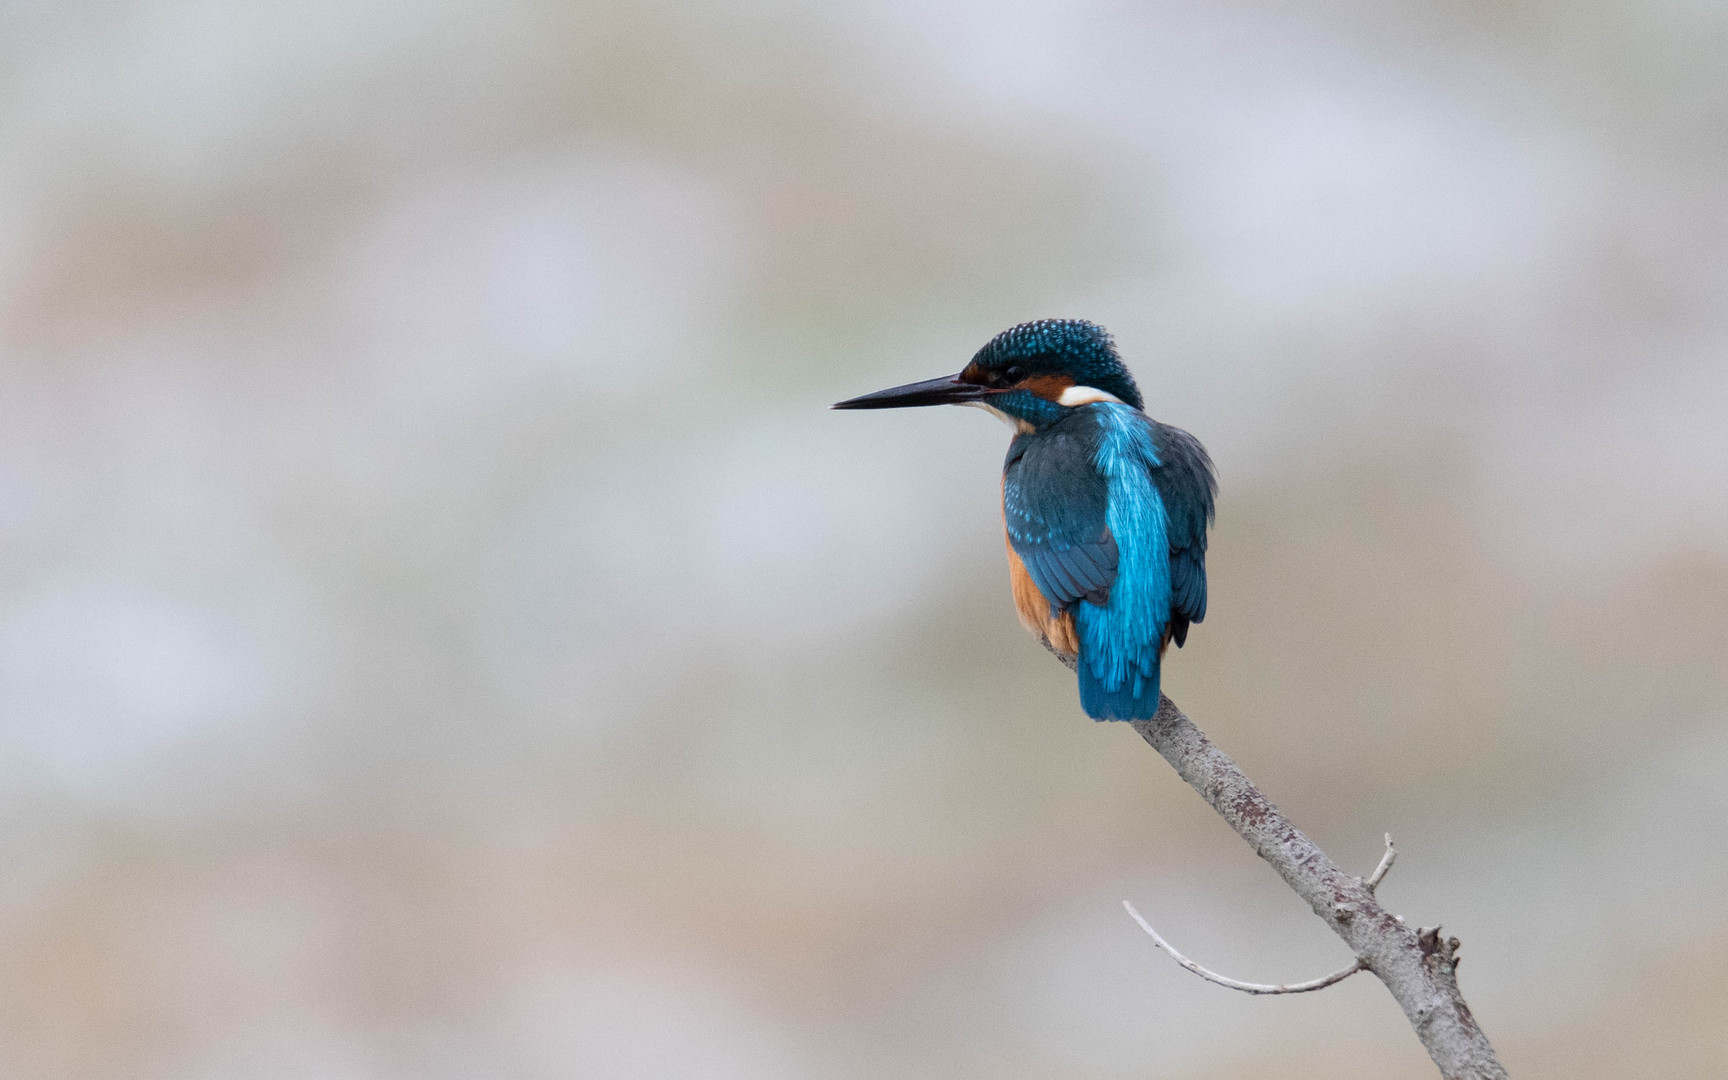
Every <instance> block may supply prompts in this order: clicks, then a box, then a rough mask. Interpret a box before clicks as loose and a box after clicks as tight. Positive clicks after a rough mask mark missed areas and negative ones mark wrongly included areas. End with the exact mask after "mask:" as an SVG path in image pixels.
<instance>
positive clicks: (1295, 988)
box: [1122, 900, 1364, 994]
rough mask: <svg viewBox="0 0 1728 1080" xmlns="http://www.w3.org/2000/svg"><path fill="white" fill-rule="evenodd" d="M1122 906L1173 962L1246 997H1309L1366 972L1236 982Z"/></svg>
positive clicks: (1356, 968) (1351, 969)
mask: <svg viewBox="0 0 1728 1080" xmlns="http://www.w3.org/2000/svg"><path fill="white" fill-rule="evenodd" d="M1122 906H1123V907H1125V908H1127V909H1128V914H1130V915H1132V916H1134V921H1135V922H1137V923H1139V924H1140V929H1142V930H1144V931H1146V932H1147V933H1148V934H1151V935H1152V941H1153V942H1154V943H1155V944H1156V945H1157V946H1158V947H1159V948H1160V949H1163V950H1164V951H1165V952H1167V953H1169V954H1170V959H1172V960H1174V961H1176V962H1177V963H1178V964H1181V965H1182V966H1183V967H1185V968H1187V969H1188V970H1189V971H1192V972H1193V973H1194V974H1196V975H1198V976H1200V977H1201V978H1202V979H1205V980H1206V981H1207V982H1212V983H1217V984H1218V985H1219V986H1228V987H1229V988H1230V989H1232V990H1240V991H1242V992H1243V993H1244V994H1306V993H1307V992H1308V991H1310V990H1324V989H1326V988H1327V987H1328V986H1331V985H1332V984H1333V983H1340V982H1343V981H1344V980H1345V979H1348V978H1349V977H1350V976H1352V975H1354V974H1356V973H1357V972H1358V971H1362V970H1364V969H1363V967H1362V961H1360V960H1358V961H1356V962H1355V963H1354V964H1351V965H1350V966H1349V967H1347V968H1345V969H1344V970H1342V971H1334V972H1333V973H1332V974H1330V975H1323V976H1321V977H1320V978H1318V979H1309V980H1308V981H1307V982H1299V983H1278V984H1273V983H1251V982H1243V981H1242V980H1240V979H1232V978H1231V977H1230V976H1228V975H1220V974H1218V973H1217V972H1216V971H1210V970H1208V969H1206V968H1203V967H1201V966H1200V965H1199V964H1196V963H1195V962H1194V961H1192V960H1190V959H1188V958H1187V957H1186V956H1183V955H1182V954H1181V953H1179V952H1177V951H1176V946H1174V945H1172V944H1170V943H1169V942H1168V941H1165V940H1164V939H1163V938H1162V937H1160V936H1159V935H1158V931H1156V930H1154V929H1152V924H1151V923H1149V922H1147V921H1146V920H1145V919H1143V918H1141V917H1140V913H1139V912H1138V911H1135V910H1134V905H1133V904H1130V903H1129V902H1128V901H1126V900H1124V901H1122Z"/></svg>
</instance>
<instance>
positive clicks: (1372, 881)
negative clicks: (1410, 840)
mask: <svg viewBox="0 0 1728 1080" xmlns="http://www.w3.org/2000/svg"><path fill="white" fill-rule="evenodd" d="M1396 861H1398V849H1397V848H1395V847H1393V846H1392V834H1391V833H1387V834H1386V854H1384V855H1382V856H1380V865H1379V866H1376V867H1375V868H1374V872H1373V873H1372V874H1369V875H1368V880H1367V881H1364V882H1363V883H1362V884H1364V885H1366V886H1368V891H1369V892H1373V891H1374V890H1375V889H1377V888H1379V886H1380V882H1381V881H1382V880H1383V879H1384V878H1385V877H1386V871H1388V870H1390V869H1392V864H1393V863H1394V862H1396Z"/></svg>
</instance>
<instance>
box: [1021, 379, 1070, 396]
mask: <svg viewBox="0 0 1728 1080" xmlns="http://www.w3.org/2000/svg"><path fill="white" fill-rule="evenodd" d="M1020 385H1021V387H1022V388H1024V389H1026V390H1030V391H1032V392H1033V393H1034V394H1037V395H1038V396H1039V397H1041V398H1043V399H1044V400H1046V401H1055V400H1056V399H1057V398H1059V397H1061V396H1062V391H1064V390H1066V389H1068V388H1069V387H1070V386H1073V385H1074V378H1073V376H1071V375H1034V376H1032V377H1031V378H1030V379H1027V380H1025V381H1024V382H1022V383H1021V384H1020Z"/></svg>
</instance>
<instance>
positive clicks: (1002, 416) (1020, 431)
mask: <svg viewBox="0 0 1728 1080" xmlns="http://www.w3.org/2000/svg"><path fill="white" fill-rule="evenodd" d="M962 404H965V405H970V406H972V407H973V408H974V409H983V410H984V411H985V412H987V413H989V414H990V415H991V416H994V417H995V418H996V419H998V420H1000V421H1002V422H1003V423H1004V424H1007V425H1008V426H1009V427H1011V428H1013V429H1014V433H1015V434H1016V435H1024V434H1026V433H1027V432H1029V431H1031V430H1032V425H1031V424H1028V423H1027V422H1026V421H1024V420H1022V419H1020V418H1019V417H1018V416H1009V415H1008V414H1007V413H1005V412H1003V411H1002V410H1001V409H998V408H997V407H996V406H994V405H986V404H984V403H983V402H982V401H967V402H962Z"/></svg>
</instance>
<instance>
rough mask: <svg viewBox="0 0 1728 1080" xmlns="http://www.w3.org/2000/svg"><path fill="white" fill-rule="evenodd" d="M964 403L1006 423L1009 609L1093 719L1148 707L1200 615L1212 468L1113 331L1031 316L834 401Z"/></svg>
mask: <svg viewBox="0 0 1728 1080" xmlns="http://www.w3.org/2000/svg"><path fill="white" fill-rule="evenodd" d="M926 405H966V406H973V407H976V408H981V409H984V410H985V411H987V412H990V413H993V414H995V415H996V416H997V417H999V418H1000V419H1002V420H1004V421H1006V422H1007V423H1008V425H1009V427H1011V428H1012V429H1013V431H1014V436H1013V441H1012V442H1010V443H1009V445H1008V457H1007V460H1006V461H1005V462H1004V464H1003V470H1002V519H1003V529H1004V532H1005V534H1006V544H1007V549H1008V578H1009V585H1010V588H1011V591H1012V593H1013V596H1014V607H1015V610H1016V611H1017V612H1018V614H1019V616H1020V621H1021V623H1022V624H1023V625H1024V626H1025V627H1026V629H1028V630H1030V631H1031V632H1032V633H1033V634H1034V635H1036V636H1037V637H1038V639H1039V640H1040V641H1041V642H1042V643H1043V645H1044V646H1045V648H1047V649H1049V650H1050V651H1051V652H1052V653H1055V654H1056V656H1057V657H1058V658H1059V659H1060V660H1062V662H1063V663H1064V664H1066V665H1067V666H1068V667H1069V668H1071V669H1073V670H1074V671H1075V673H1076V675H1077V678H1078V682H1079V691H1080V704H1081V707H1082V709H1084V710H1085V712H1086V714H1087V715H1088V716H1090V717H1092V718H1093V719H1094V720H1130V721H1131V720H1148V719H1151V718H1152V716H1153V715H1154V714H1155V713H1156V712H1157V710H1158V704H1159V696H1160V693H1161V686H1160V681H1161V680H1160V675H1161V667H1162V663H1163V657H1164V653H1165V651H1166V649H1168V647H1169V646H1170V644H1171V643H1172V642H1174V643H1175V644H1176V646H1177V647H1178V648H1180V647H1181V646H1182V645H1183V644H1184V643H1185V642H1186V641H1187V639H1188V628H1189V627H1190V626H1191V625H1192V624H1194V623H1197V622H1200V621H1202V620H1203V619H1205V617H1206V534H1207V530H1208V529H1209V528H1210V527H1211V525H1212V523H1213V520H1214V517H1215V504H1216V501H1217V494H1218V481H1217V474H1216V471H1215V470H1214V468H1213V465H1212V459H1211V458H1210V457H1209V456H1208V455H1207V453H1206V449H1205V447H1203V446H1201V445H1200V441H1199V440H1198V439H1196V438H1195V437H1194V436H1192V435H1190V434H1189V433H1188V432H1186V431H1183V430H1182V429H1181V428H1177V427H1172V426H1170V425H1169V424H1162V423H1159V422H1158V421H1156V420H1154V419H1152V418H1151V417H1149V416H1147V415H1146V412H1145V402H1144V400H1143V399H1142V398H1141V396H1140V388H1139V386H1138V385H1137V384H1136V383H1135V381H1134V376H1133V375H1132V374H1131V373H1130V372H1129V371H1128V368H1127V366H1126V365H1125V364H1123V362H1122V358H1121V355H1120V354H1119V353H1118V351H1117V348H1116V343H1115V341H1114V339H1113V338H1112V337H1111V336H1110V334H1109V333H1108V332H1107V331H1106V330H1105V329H1104V328H1103V327H1101V326H1099V325H1097V324H1096V323H1092V322H1088V321H1086V320H1084V319H1040V320H1037V321H1035V322H1026V323H1021V324H1020V325H1018V326H1014V327H1011V328H1009V329H1007V330H1004V331H1003V332H1002V333H1000V334H997V335H996V336H995V337H993V338H991V339H990V341H989V342H988V343H986V344H985V345H984V347H983V348H981V349H979V350H978V352H977V353H976V354H975V355H974V356H973V357H972V359H971V361H970V362H969V363H968V364H967V365H966V366H965V368H964V369H962V370H961V371H960V373H959V374H957V375H948V376H943V377H940V378H936V379H928V380H926V381H924V382H916V383H908V384H906V385H904V386H896V387H892V388H890V389H887V390H881V391H877V392H876V393H873V394H864V395H862V396H860V397H854V398H848V399H847V400H845V401H841V402H837V403H836V404H835V405H834V406H833V408H835V409H896V408H906V407H912V406H926Z"/></svg>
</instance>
